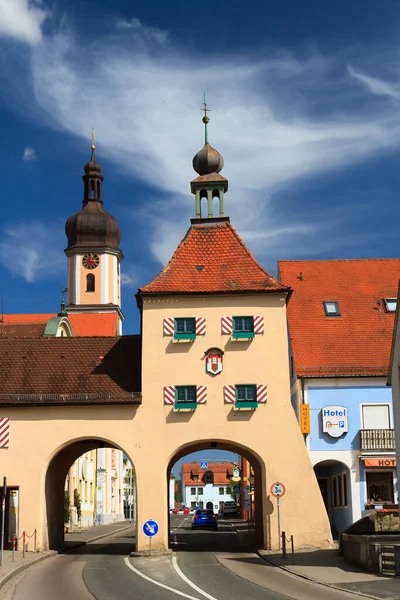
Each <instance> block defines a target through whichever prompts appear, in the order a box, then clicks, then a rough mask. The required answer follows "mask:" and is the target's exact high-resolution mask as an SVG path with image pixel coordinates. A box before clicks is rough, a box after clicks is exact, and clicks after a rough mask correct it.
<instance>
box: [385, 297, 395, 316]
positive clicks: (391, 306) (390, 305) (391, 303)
mask: <svg viewBox="0 0 400 600" xmlns="http://www.w3.org/2000/svg"><path fill="white" fill-rule="evenodd" d="M383 301H384V303H385V308H386V312H388V313H394V312H396V308H397V298H384V299H383Z"/></svg>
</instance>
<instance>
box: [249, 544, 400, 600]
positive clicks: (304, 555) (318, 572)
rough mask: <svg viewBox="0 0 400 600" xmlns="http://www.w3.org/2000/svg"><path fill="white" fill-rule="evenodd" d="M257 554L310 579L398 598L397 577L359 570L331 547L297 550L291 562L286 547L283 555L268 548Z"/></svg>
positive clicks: (386, 598) (392, 599)
mask: <svg viewBox="0 0 400 600" xmlns="http://www.w3.org/2000/svg"><path fill="white" fill-rule="evenodd" d="M258 554H259V556H261V558H263V559H264V560H265V561H267V562H269V563H271V564H273V565H275V566H277V567H280V568H281V569H283V570H285V571H288V572H290V573H292V574H294V575H297V576H298V577H301V578H303V579H307V580H309V581H313V582H314V583H320V584H322V585H325V586H328V587H331V588H336V589H339V590H343V591H346V592H353V593H355V594H358V595H360V596H362V595H363V596H366V597H367V598H379V599H380V600H381V599H382V600H383V599H384V600H399V598H400V578H398V577H388V576H384V575H377V574H374V573H368V572H366V571H361V570H360V569H359V568H358V567H357V566H356V565H353V564H352V563H349V562H347V561H346V560H345V559H344V558H343V557H342V556H341V555H340V554H339V553H338V551H337V550H336V549H335V548H323V549H322V548H317V549H307V550H297V551H295V554H294V564H293V561H292V555H291V553H290V548H289V551H288V552H287V558H286V559H283V558H282V554H281V553H276V552H271V551H269V550H259V551H258Z"/></svg>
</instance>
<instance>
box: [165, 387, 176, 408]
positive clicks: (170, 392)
mask: <svg viewBox="0 0 400 600" xmlns="http://www.w3.org/2000/svg"><path fill="white" fill-rule="evenodd" d="M174 403H175V387H174V386H173V385H166V386H165V388H164V404H174Z"/></svg>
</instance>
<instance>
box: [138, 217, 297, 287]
mask: <svg viewBox="0 0 400 600" xmlns="http://www.w3.org/2000/svg"><path fill="white" fill-rule="evenodd" d="M276 291H289V289H288V286H286V285H284V284H283V283H281V282H279V281H277V280H276V279H275V278H274V277H272V275H270V274H269V273H268V272H267V271H265V269H263V268H262V267H261V265H260V264H259V263H258V262H257V261H256V259H255V258H254V256H253V255H252V254H251V252H250V250H249V249H248V248H247V246H246V245H245V244H244V242H243V241H242V239H241V238H240V237H239V235H238V234H237V232H236V230H235V229H234V228H233V227H232V225H231V224H230V223H229V222H228V221H224V222H212V221H211V220H206V219H205V220H204V222H202V223H199V224H193V225H192V227H191V228H190V229H189V231H188V232H187V234H186V237H185V238H184V239H183V240H182V242H181V243H180V244H179V246H178V248H177V249H176V251H175V253H174V255H173V257H172V258H171V260H170V261H169V263H168V265H167V266H166V267H165V268H164V269H163V270H162V271H161V272H160V273H159V274H158V275H157V276H156V277H155V278H154V279H153V281H151V282H150V283H149V284H147V285H145V286H143V287H141V288H140V289H139V295H140V294H202V293H204V294H206V293H235V292H276Z"/></svg>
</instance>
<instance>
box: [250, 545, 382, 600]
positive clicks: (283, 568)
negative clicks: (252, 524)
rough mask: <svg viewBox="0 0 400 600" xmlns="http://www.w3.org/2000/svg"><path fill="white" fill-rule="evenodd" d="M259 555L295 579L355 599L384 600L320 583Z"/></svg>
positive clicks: (263, 555)
mask: <svg viewBox="0 0 400 600" xmlns="http://www.w3.org/2000/svg"><path fill="white" fill-rule="evenodd" d="M257 554H258V556H259V557H260V558H262V559H263V560H265V562H267V563H269V564H270V565H273V566H274V567H278V569H281V570H282V571H286V572H287V573H290V575H293V576H294V577H298V578H299V579H305V580H306V581H309V582H311V583H314V584H316V585H321V586H323V587H327V588H330V589H332V590H339V591H340V592H344V593H346V594H350V595H351V596H354V597H355V598H367V599H368V600H383V599H382V597H378V596H369V595H367V594H363V593H362V592H354V591H353V590H347V589H346V588H342V587H340V586H338V585H333V584H332V583H324V582H323V581H318V580H317V579H314V578H313V577H309V576H308V575H303V574H302V573H297V572H296V571H293V570H292V569H291V568H290V567H285V566H284V565H279V564H278V563H276V562H275V561H274V560H272V559H271V558H268V557H267V556H266V555H265V554H261V552H260V550H257Z"/></svg>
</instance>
